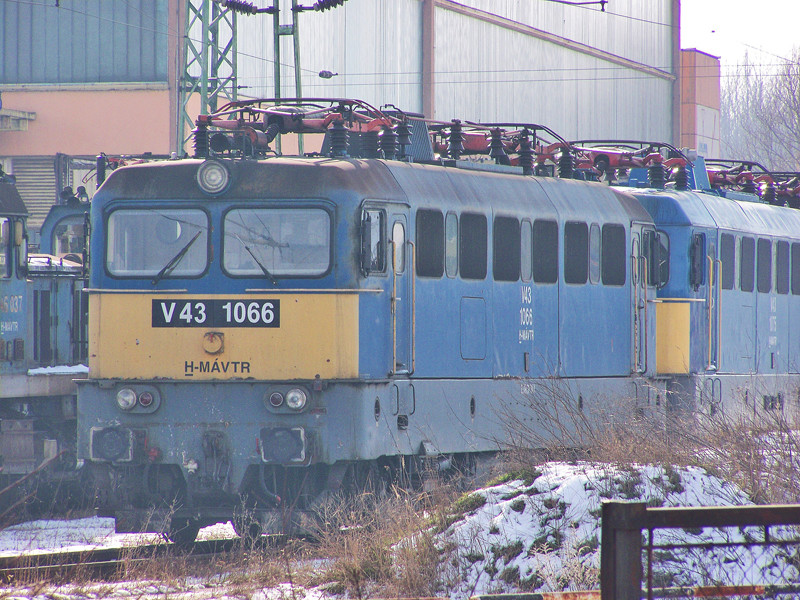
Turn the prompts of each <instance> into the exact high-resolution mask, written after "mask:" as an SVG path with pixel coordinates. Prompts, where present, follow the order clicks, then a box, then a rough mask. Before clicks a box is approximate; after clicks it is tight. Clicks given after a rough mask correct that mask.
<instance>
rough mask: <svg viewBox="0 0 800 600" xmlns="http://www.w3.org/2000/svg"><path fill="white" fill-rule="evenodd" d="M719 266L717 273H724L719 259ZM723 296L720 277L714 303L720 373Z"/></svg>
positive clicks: (717, 359) (717, 357)
mask: <svg viewBox="0 0 800 600" xmlns="http://www.w3.org/2000/svg"><path fill="white" fill-rule="evenodd" d="M715 264H716V265H717V273H722V259H721V258H718V259H717V260H716V261H715ZM721 295H722V276H721V275H720V276H719V277H717V300H716V302H715V303H714V308H716V309H717V310H716V313H717V352H716V356H715V358H716V361H717V370H718V371H719V368H720V364H719V363H720V362H721V361H722V302H720V296H721Z"/></svg>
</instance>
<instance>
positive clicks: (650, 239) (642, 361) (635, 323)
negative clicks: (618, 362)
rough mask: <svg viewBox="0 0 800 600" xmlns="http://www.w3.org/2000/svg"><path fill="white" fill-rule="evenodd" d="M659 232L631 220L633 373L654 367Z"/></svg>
mask: <svg viewBox="0 0 800 600" xmlns="http://www.w3.org/2000/svg"><path fill="white" fill-rule="evenodd" d="M656 240H657V235H656V231H655V229H654V228H653V227H652V226H649V225H645V224H641V223H631V261H630V262H631V264H630V269H631V280H630V281H631V372H633V373H642V374H644V373H650V372H651V371H653V370H654V368H655V310H654V305H653V304H652V302H653V300H655V289H656V284H657V281H656V278H657V275H656V274H657V273H658V272H659V264H658V257H657V253H656V252H655V251H654V249H655V247H656Z"/></svg>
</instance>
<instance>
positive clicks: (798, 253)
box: [792, 243, 800, 296]
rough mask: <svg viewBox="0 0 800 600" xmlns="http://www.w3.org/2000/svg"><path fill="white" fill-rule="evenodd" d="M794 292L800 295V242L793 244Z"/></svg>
mask: <svg viewBox="0 0 800 600" xmlns="http://www.w3.org/2000/svg"><path fill="white" fill-rule="evenodd" d="M792 294H793V295H795V296H798V295H800V244H798V243H794V244H792Z"/></svg>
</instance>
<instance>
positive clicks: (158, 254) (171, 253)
mask: <svg viewBox="0 0 800 600" xmlns="http://www.w3.org/2000/svg"><path fill="white" fill-rule="evenodd" d="M208 229H209V226H208V216H207V215H206V213H205V212H204V211H202V210H200V209H185V208H175V209H163V208H159V209H142V208H137V209H126V208H123V209H118V210H115V211H114V212H112V213H111V214H110V215H109V216H108V225H107V231H108V236H107V242H106V243H107V246H106V268H107V269H108V272H109V273H110V274H111V275H116V276H121V277H150V276H154V275H159V276H160V277H159V278H161V277H191V276H197V275H200V274H202V273H203V272H204V271H205V270H206V267H207V266H208Z"/></svg>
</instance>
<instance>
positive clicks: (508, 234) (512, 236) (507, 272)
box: [492, 217, 521, 281]
mask: <svg viewBox="0 0 800 600" xmlns="http://www.w3.org/2000/svg"><path fill="white" fill-rule="evenodd" d="M520 245H521V241H520V229H519V221H518V220H517V219H515V218H513V217H495V219H494V229H493V231H492V247H493V258H492V271H493V273H494V279H495V281H517V280H519V270H520V258H521V257H520Z"/></svg>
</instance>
